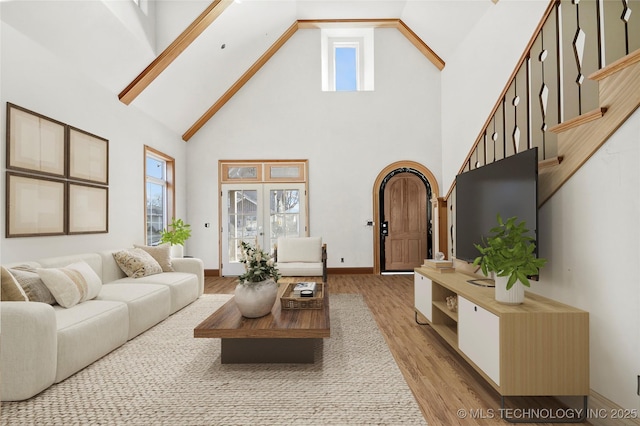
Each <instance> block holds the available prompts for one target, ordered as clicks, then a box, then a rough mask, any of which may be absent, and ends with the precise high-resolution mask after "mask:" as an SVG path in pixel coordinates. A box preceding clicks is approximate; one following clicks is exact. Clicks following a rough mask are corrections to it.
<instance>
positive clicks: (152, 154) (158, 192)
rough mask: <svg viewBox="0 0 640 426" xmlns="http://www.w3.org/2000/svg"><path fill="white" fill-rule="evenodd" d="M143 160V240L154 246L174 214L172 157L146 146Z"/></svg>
mask: <svg viewBox="0 0 640 426" xmlns="http://www.w3.org/2000/svg"><path fill="white" fill-rule="evenodd" d="M144 160H145V167H144V170H145V172H144V173H145V185H144V196H145V241H146V243H147V245H150V246H155V245H157V244H158V243H159V242H160V238H161V236H162V230H163V229H165V228H166V227H167V224H168V223H169V221H170V220H171V218H172V217H173V216H174V212H175V206H174V200H175V193H174V192H175V191H174V187H175V186H174V183H173V176H174V159H173V158H171V157H169V156H167V155H165V154H163V153H161V152H160V151H156V150H154V149H153V148H150V147H148V146H145V147H144Z"/></svg>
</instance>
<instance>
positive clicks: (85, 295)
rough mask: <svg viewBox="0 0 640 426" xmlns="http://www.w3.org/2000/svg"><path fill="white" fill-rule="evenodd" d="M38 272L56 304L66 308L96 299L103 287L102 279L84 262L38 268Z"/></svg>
mask: <svg viewBox="0 0 640 426" xmlns="http://www.w3.org/2000/svg"><path fill="white" fill-rule="evenodd" d="M36 271H37V272H38V275H39V276H40V278H41V279H42V281H43V282H44V284H45V285H46V286H47V288H48V289H49V291H50V292H51V294H53V297H54V298H55V299H56V302H58V304H59V305H60V306H62V307H64V308H70V307H72V306H75V305H77V304H78V303H80V302H84V301H85V300H91V299H93V298H95V297H96V296H97V295H98V293H100V288H101V287H102V281H101V280H100V277H99V276H98V275H97V274H96V273H95V271H94V270H93V269H91V266H89V265H88V264H87V263H86V262H84V261H80V262H75V263H72V264H70V265H68V266H65V267H62V268H38V269H36Z"/></svg>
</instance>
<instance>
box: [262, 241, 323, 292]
mask: <svg viewBox="0 0 640 426" xmlns="http://www.w3.org/2000/svg"><path fill="white" fill-rule="evenodd" d="M274 257H275V261H276V262H277V264H278V270H279V271H280V275H282V276H283V277H320V276H321V277H322V281H323V282H327V245H326V244H323V243H322V237H295V238H284V237H280V238H278V245H277V246H276V247H275V250H274Z"/></svg>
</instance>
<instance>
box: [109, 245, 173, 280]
mask: <svg viewBox="0 0 640 426" xmlns="http://www.w3.org/2000/svg"><path fill="white" fill-rule="evenodd" d="M113 257H114V258H115V260H116V263H117V264H118V266H119V267H120V269H122V271H123V272H124V273H125V274H127V276H128V277H131V278H141V277H146V276H148V275H155V274H159V273H161V272H162V266H160V264H159V263H158V262H157V261H156V260H155V259H154V258H153V256H151V255H150V254H149V253H147V252H146V251H144V250H142V249H141V248H133V249H129V250H120V251H117V252H115V253H113Z"/></svg>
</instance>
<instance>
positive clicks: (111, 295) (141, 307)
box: [96, 282, 171, 339]
mask: <svg viewBox="0 0 640 426" xmlns="http://www.w3.org/2000/svg"><path fill="white" fill-rule="evenodd" d="M96 300H115V301H120V302H124V303H126V304H127V310H128V312H129V335H128V339H133V338H134V337H136V336H137V335H139V334H140V333H142V332H144V331H145V330H147V329H149V328H151V327H152V326H154V325H156V324H157V323H159V322H160V321H162V320H164V319H165V318H167V317H168V316H169V313H170V311H171V292H170V291H169V287H168V286H166V285H157V284H140V283H137V282H136V283H135V284H114V283H108V284H105V285H103V286H102V290H100V294H99V295H98V297H97V298H96Z"/></svg>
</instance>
